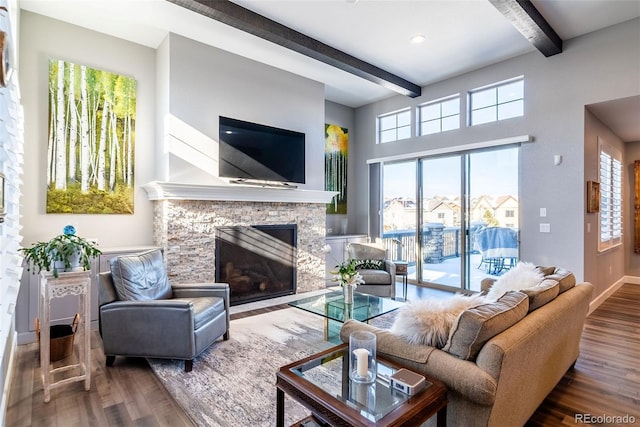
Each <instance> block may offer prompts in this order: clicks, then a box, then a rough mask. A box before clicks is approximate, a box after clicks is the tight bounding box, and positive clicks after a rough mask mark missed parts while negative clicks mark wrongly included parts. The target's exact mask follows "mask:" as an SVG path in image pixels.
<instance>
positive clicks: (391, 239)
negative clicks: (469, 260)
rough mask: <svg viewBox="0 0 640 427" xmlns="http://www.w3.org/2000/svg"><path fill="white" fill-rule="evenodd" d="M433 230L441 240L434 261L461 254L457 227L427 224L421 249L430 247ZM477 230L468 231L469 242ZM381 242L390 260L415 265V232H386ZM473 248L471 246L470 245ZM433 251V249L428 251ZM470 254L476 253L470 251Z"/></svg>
mask: <svg viewBox="0 0 640 427" xmlns="http://www.w3.org/2000/svg"><path fill="white" fill-rule="evenodd" d="M434 230H440V231H441V235H442V239H441V242H439V243H438V245H437V246H438V247H437V248H436V252H437V254H438V256H436V257H434V258H436V259H438V258H439V259H442V260H444V259H448V258H456V257H459V256H460V254H461V252H462V239H461V235H460V231H461V230H460V228H458V227H439V226H438V225H437V224H427V225H425V227H424V228H423V232H422V236H423V237H422V239H423V242H422V243H423V244H422V247H423V248H424V247H426V246H428V245H431V243H430V242H429V241H428V240H429V238H430V233H433V231H434ZM476 230H477V228H472V229H470V230H469V237H470V239H471V240H470V241H471V242H474V241H475V232H476ZM382 242H383V245H384V247H385V248H386V249H387V252H388V254H389V256H390V258H391V259H394V260H404V261H408V262H409V264H413V265H415V264H416V251H417V248H418V247H417V245H416V230H393V231H387V232H385V233H384V234H383V235H382ZM472 247H473V245H472ZM430 250H433V249H430ZM472 253H477V251H476V250H472Z"/></svg>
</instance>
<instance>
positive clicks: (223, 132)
mask: <svg viewBox="0 0 640 427" xmlns="http://www.w3.org/2000/svg"><path fill="white" fill-rule="evenodd" d="M219 137H220V138H219V147H220V151H219V152H220V157H219V160H220V161H219V168H218V175H219V176H220V177H223V178H232V179H234V180H239V181H244V180H247V181H249V182H251V181H269V182H278V183H297V184H304V182H305V134H304V133H301V132H295V131H291V130H286V129H279V128H275V127H271V126H266V125H261V124H257V123H251V122H245V121H242V120H237V119H232V118H229V117H223V116H220V131H219Z"/></svg>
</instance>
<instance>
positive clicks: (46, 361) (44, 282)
mask: <svg viewBox="0 0 640 427" xmlns="http://www.w3.org/2000/svg"><path fill="white" fill-rule="evenodd" d="M66 295H78V297H79V307H78V311H79V313H81V314H80V316H81V317H82V318H81V320H80V324H79V325H78V331H77V335H78V336H77V338H79V340H78V343H79V344H78V350H79V351H78V363H76V364H72V365H66V366H61V367H59V368H55V369H51V362H50V356H51V353H50V344H51V341H50V338H51V337H50V334H51V328H50V326H51V318H50V317H51V315H50V305H51V300H52V299H53V298H61V297H64V296H66ZM90 299H91V271H79V272H70V273H60V274H59V275H58V278H55V277H53V275H52V274H50V273H48V272H41V273H40V298H39V307H38V308H39V310H38V312H39V317H40V325H41V328H40V329H41V330H40V370H41V373H42V384H43V389H44V401H45V402H49V401H50V400H51V389H53V388H57V387H60V386H63V385H65V384H68V383H72V382H76V381H84V389H85V390H87V391H89V389H90V388H91V302H90ZM74 345H75V344H74ZM72 369H78V370H79V373H78V375H75V376H72V377H68V378H65V379H62V380H59V381H53V375H54V374H56V373H59V372H64V371H69V370H72Z"/></svg>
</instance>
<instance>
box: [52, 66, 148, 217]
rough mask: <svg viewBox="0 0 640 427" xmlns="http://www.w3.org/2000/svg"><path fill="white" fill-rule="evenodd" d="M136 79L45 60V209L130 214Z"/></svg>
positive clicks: (131, 207) (132, 181)
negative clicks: (46, 131) (46, 122)
mask: <svg viewBox="0 0 640 427" xmlns="http://www.w3.org/2000/svg"><path fill="white" fill-rule="evenodd" d="M135 122H136V81H135V80H134V79H133V78H131V77H126V76H121V75H118V74H114V73H110V72H107V71H101V70H96V69H93V68H89V67H87V66H84V65H76V64H72V63H69V62H65V61H60V60H52V61H50V62H49V135H48V149H47V206H46V209H47V213H76V214H132V213H133V200H134V197H133V193H134V191H133V189H134V187H133V183H134V179H133V178H134V153H135V143H134V141H135Z"/></svg>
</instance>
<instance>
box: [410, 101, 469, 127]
mask: <svg viewBox="0 0 640 427" xmlns="http://www.w3.org/2000/svg"><path fill="white" fill-rule="evenodd" d="M418 115H419V117H420V119H419V120H420V129H419V134H420V135H429V134H432V133H439V132H445V131H448V130H452V129H459V128H460V96H459V95H454V96H453V97H449V98H446V99H441V100H437V101H432V102H429V103H427V104H424V105H421V106H419V107H418Z"/></svg>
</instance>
